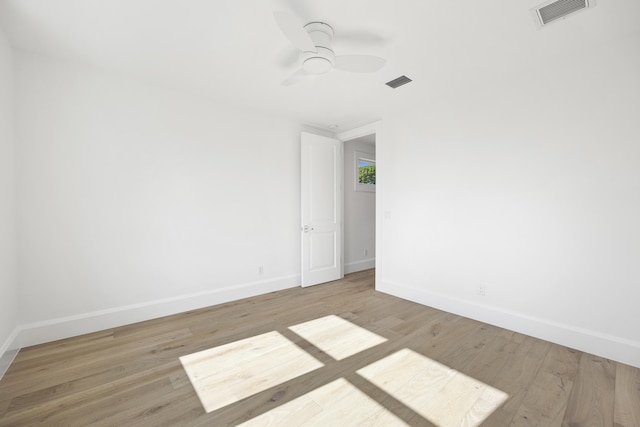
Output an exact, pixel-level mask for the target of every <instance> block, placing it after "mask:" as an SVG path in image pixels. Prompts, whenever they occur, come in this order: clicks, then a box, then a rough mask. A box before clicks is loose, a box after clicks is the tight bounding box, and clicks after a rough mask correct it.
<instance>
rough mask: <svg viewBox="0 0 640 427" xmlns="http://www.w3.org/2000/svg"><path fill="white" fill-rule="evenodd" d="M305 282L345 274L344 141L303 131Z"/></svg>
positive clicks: (303, 250) (315, 283) (335, 277)
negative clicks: (343, 231)
mask: <svg viewBox="0 0 640 427" xmlns="http://www.w3.org/2000/svg"><path fill="white" fill-rule="evenodd" d="M301 141H302V159H301V160H302V162H301V164H302V177H301V178H302V179H301V183H302V227H301V233H302V286H311V285H317V284H318V283H325V282H330V281H332V280H338V279H341V278H342V275H343V273H342V230H341V228H342V224H341V222H342V191H341V188H342V142H341V141H339V140H337V139H333V138H327V137H324V136H319V135H314V134H311V133H306V132H302V135H301Z"/></svg>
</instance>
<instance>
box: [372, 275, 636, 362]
mask: <svg viewBox="0 0 640 427" xmlns="http://www.w3.org/2000/svg"><path fill="white" fill-rule="evenodd" d="M376 290H378V291H380V292H384V293H387V294H390V295H394V296H397V297H400V298H404V299H406V300H409V301H414V302H417V303H419V304H423V305H427V306H429V307H434V308H437V309H439V310H444V311H447V312H450V313H454V314H457V315H460V316H464V317H468V318H471V319H475V320H478V321H480V322H484V323H489V324H491V325H495V326H499V327H501V328H506V329H509V330H512V331H516V332H520V333H522V334H526V335H530V336H532V337H536V338H540V339H543V340H545V341H551V342H554V343H557V344H561V345H564V346H566V347H570V348H575V349H577V350H580V351H584V352H586V353H591V354H595V355H598V356H601V357H606V358H608V359H612V360H615V361H618V362H622V363H626V364H628V365H631V366H635V367H638V368H640V342H637V341H632V340H629V339H626V338H622V337H617V336H614V335H609V334H603V333H601V332H597V331H592V330H589V329H584V328H580V327H576V326H572V325H568V324H564V323H560V322H554V321H550V320H547V319H542V318H539V317H534V316H527V315H524V314H520V313H515V312H512V311H508V310H503V309H500V308H496V307H492V306H489V305H484V304H478V303H475V302H471V301H466V300H462V299H459V298H453V297H450V296H447V295H443V294H440V293H435V292H431V291H427V290H424V289H419V288H417V287H414V286H411V285H408V284H401V283H395V282H391V281H388V280H384V279H377V280H376Z"/></svg>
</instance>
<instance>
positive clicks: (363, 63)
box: [334, 55, 387, 73]
mask: <svg viewBox="0 0 640 427" xmlns="http://www.w3.org/2000/svg"><path fill="white" fill-rule="evenodd" d="M386 62H387V60H386V59H382V58H379V57H377V56H372V55H338V56H336V62H335V64H334V67H335V68H337V69H338V70H343V71H351V72H353V73H373V72H375V71H378V70H379V69H380V68H382V67H383V66H384V64H385V63H386Z"/></svg>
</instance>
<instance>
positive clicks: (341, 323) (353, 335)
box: [289, 314, 387, 360]
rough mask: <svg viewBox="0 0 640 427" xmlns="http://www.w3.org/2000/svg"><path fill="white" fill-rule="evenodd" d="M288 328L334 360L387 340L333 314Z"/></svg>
mask: <svg viewBox="0 0 640 427" xmlns="http://www.w3.org/2000/svg"><path fill="white" fill-rule="evenodd" d="M289 329H290V330H291V331H293V332H295V333H296V334H298V335H300V336H301V337H302V338H304V339H305V340H307V341H309V342H310V343H311V344H313V345H314V346H316V347H317V348H319V349H320V350H322V351H324V352H325V353H327V354H328V355H329V356H331V357H333V358H334V359H336V360H342V359H345V358H347V357H349V356H353V355H354V354H357V353H359V352H361V351H363V350H366V349H368V348H371V347H374V346H376V345H378V344H382V343H383V342H385V341H387V339H386V338H383V337H381V336H380V335H376V334H374V333H373V332H371V331H368V330H366V329H364V328H361V327H360V326H358V325H354V324H353V323H351V322H349V321H348V320H344V319H343V318H341V317H338V316H335V315H333V314H332V315H329V316H325V317H320V318H318V319H314V320H310V321H308V322H304V323H300V324H298V325H294V326H291V327H289Z"/></svg>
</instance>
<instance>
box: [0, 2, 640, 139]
mask: <svg viewBox="0 0 640 427" xmlns="http://www.w3.org/2000/svg"><path fill="white" fill-rule="evenodd" d="M540 3H541V2H540V1H537V0H488V1H484V2H480V1H477V0H462V1H446V0H441V1H427V0H395V1H389V0H318V1H303V0H0V25H2V28H3V29H4V30H5V32H6V33H7V34H8V36H9V38H10V40H11V42H12V43H13V44H14V46H16V47H17V48H19V49H23V50H26V51H31V52H36V53H40V54H44V55H47V56H51V57H54V58H60V59H65V60H70V61H74V62H78V63H82V64H88V65H92V66H97V67H100V68H104V69H107V70H111V71H114V72H117V73H121V74H126V75H130V76H133V77H135V78H139V79H144V80H145V81H148V82H151V83H154V84H160V85H162V86H165V87H170V88H177V89H181V90H187V91H189V92H193V93H197V94H200V95H205V96H209V97H211V98H214V99H216V100H218V101H221V102H231V103H239V104H242V105H244V106H250V107H252V108H256V109H259V110H265V111H269V112H270V113H274V114H279V115H286V116H289V117H293V118H295V119H296V120H300V121H302V122H305V123H309V124H315V125H318V126H327V125H329V124H338V125H340V130H344V129H347V128H349V127H353V126H354V125H357V124H361V123H365V122H368V121H371V120H375V119H378V118H381V117H383V116H384V115H385V113H386V112H387V111H389V110H390V109H393V110H394V111H398V110H400V109H402V108H415V107H416V106H419V105H423V104H425V103H429V102H438V100H441V99H444V98H443V97H447V96H449V95H450V94H452V93H456V94H460V93H464V91H465V90H467V89H470V88H473V87H474V86H477V85H488V84H489V85H490V84H494V83H495V82H498V81H501V79H503V78H508V77H509V76H512V75H514V74H522V73H535V72H536V70H540V68H541V67H544V64H548V63H553V62H554V61H557V60H564V59H566V58H567V57H571V56H572V55H589V54H590V52H591V51H590V49H593V51H594V52H600V53H599V54H602V52H605V51H606V50H607V49H609V48H612V49H615V46H616V44H617V43H618V42H623V41H624V42H626V43H629V39H630V38H631V39H632V40H636V41H637V42H638V48H639V50H640V1H638V0H598V4H597V6H596V7H595V8H593V9H591V10H586V11H583V12H580V13H577V14H575V15H574V16H570V17H569V18H568V19H566V20H563V21H562V22H558V23H555V24H552V25H550V26H548V27H546V28H543V29H541V30H538V29H536V27H535V25H534V22H533V19H532V17H531V15H530V12H529V10H530V9H531V8H532V7H534V6H536V5H538V4H540ZM274 10H284V11H289V12H292V13H295V14H296V15H298V16H299V17H300V19H301V20H302V21H312V20H314V21H324V22H327V23H329V24H330V25H331V26H333V28H334V30H335V33H336V35H335V38H334V43H333V47H334V50H335V51H336V53H337V54H349V53H362V54H372V55H377V56H382V57H384V58H387V60H388V63H387V65H386V66H385V67H384V68H383V69H382V70H381V71H379V72H377V73H373V74H366V75H365V74H352V73H347V72H341V71H337V70H334V71H332V72H331V73H329V74H327V75H324V76H321V77H318V78H315V79H311V80H309V81H306V82H304V83H301V84H299V85H296V86H291V87H284V86H281V85H280V82H281V81H282V80H284V79H285V78H286V77H287V76H289V75H290V74H291V73H292V72H293V71H294V70H295V65H289V66H286V65H285V64H286V63H287V61H288V60H290V59H291V58H292V56H293V55H294V53H295V49H294V48H293V47H292V46H291V45H290V44H289V42H288V41H287V40H286V39H285V38H284V36H283V35H282V34H281V33H280V31H279V29H278V27H277V26H276V24H275V21H274V19H273V15H272V13H273V11H274ZM355 36H359V37H355ZM358 38H360V39H363V38H364V39H366V40H368V41H369V42H370V43H362V42H357V40H354V39H358ZM603 60H606V57H603ZM402 74H406V75H407V76H409V77H410V78H412V79H413V80H414V82H412V83H411V84H409V85H407V86H404V87H401V88H399V89H396V90H392V89H390V88H388V87H387V86H385V85H384V82H386V81H388V80H391V79H393V78H395V77H398V76H399V75H402ZM506 80H508V79H506Z"/></svg>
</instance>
